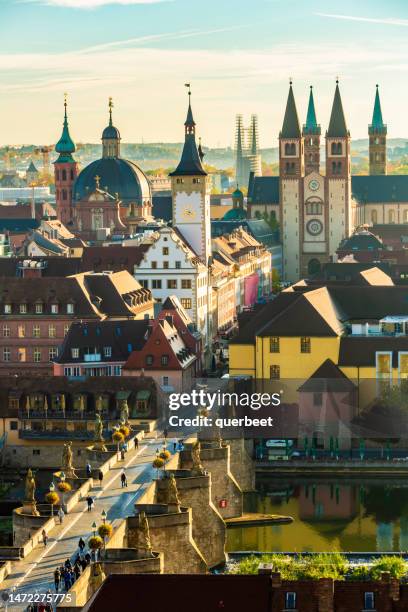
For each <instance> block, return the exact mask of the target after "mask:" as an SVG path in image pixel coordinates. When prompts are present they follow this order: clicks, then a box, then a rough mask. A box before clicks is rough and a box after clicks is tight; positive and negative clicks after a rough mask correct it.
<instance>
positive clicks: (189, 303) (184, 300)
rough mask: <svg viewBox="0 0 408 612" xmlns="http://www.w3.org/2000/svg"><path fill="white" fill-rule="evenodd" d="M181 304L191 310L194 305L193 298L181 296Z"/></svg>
mask: <svg viewBox="0 0 408 612" xmlns="http://www.w3.org/2000/svg"><path fill="white" fill-rule="evenodd" d="M180 301H181V305H182V307H183V308H186V309H187V310H189V309H190V308H191V306H192V301H191V298H181V300H180Z"/></svg>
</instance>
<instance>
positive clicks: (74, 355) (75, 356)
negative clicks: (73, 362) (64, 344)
mask: <svg viewBox="0 0 408 612" xmlns="http://www.w3.org/2000/svg"><path fill="white" fill-rule="evenodd" d="M71 356H72V359H78V357H79V348H72V349H71Z"/></svg>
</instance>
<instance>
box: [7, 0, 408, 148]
mask: <svg viewBox="0 0 408 612" xmlns="http://www.w3.org/2000/svg"><path fill="white" fill-rule="evenodd" d="M407 35H408V2H406V0H386V1H384V0H359V1H358V2H356V0H342V2H340V3H329V2H327V0H250V1H248V0H0V145H4V144H22V143H35V144H51V143H55V142H56V140H57V139H58V138H59V135H60V132H61V124H62V112H63V96H64V92H67V93H68V103H69V121H70V131H71V135H72V137H73V138H74V140H75V141H76V142H99V140H100V135H101V132H102V130H103V128H104V126H105V125H106V123H107V118H108V112H107V109H108V98H109V96H112V97H113V101H114V123H115V124H116V126H117V127H118V128H119V129H120V132H121V135H122V140H123V141H124V142H142V141H144V142H180V141H181V140H182V139H183V123H184V120H185V113H186V104H187V96H186V89H185V87H184V84H185V83H187V82H190V83H191V87H192V103H193V111H194V116H195V120H196V123H197V131H198V133H199V134H200V136H201V137H202V141H203V144H205V145H208V146H211V147H216V146H231V145H232V144H233V140H234V123H235V115H236V114H237V113H242V114H243V115H244V119H245V121H246V122H248V123H249V118H250V115H251V114H252V113H255V114H257V115H258V118H259V130H260V138H261V146H262V147H269V146H276V144H277V136H278V133H279V129H280V127H281V125H282V119H283V113H284V109H285V103H286V97H287V90H288V83H289V78H290V77H292V79H293V84H294V91H295V97H296V102H297V107H298V112H299V117H300V120H301V122H303V121H304V120H305V116H306V109H307V99H308V94H309V86H310V85H313V87H314V95H315V103H316V111H317V117H318V121H319V122H320V123H321V125H322V131H323V133H324V130H325V129H326V128H327V124H328V120H329V116H330V108H331V103H332V98H333V93H334V87H335V79H336V77H337V76H338V77H339V79H340V87H341V93H342V98H343V105H344V109H345V113H346V119H347V122H348V126H349V129H350V131H351V135H352V138H364V137H366V134H367V124H368V123H369V122H370V121H371V116H372V108H373V102H374V93H375V85H376V83H378V84H379V86H380V94H381V103H382V109H383V116H384V120H385V121H386V122H387V124H388V133H389V136H391V137H401V138H403V137H408V114H407V112H406V108H407V102H408V36H407Z"/></svg>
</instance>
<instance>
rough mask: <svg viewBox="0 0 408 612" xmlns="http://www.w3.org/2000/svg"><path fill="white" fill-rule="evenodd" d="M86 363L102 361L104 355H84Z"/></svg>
mask: <svg viewBox="0 0 408 612" xmlns="http://www.w3.org/2000/svg"><path fill="white" fill-rule="evenodd" d="M84 361H85V362H87V361H102V355H101V353H89V354H88V355H84Z"/></svg>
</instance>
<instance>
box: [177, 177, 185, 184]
mask: <svg viewBox="0 0 408 612" xmlns="http://www.w3.org/2000/svg"><path fill="white" fill-rule="evenodd" d="M176 183H177V184H178V185H182V184H183V183H184V179H182V178H178V179H177V180H176Z"/></svg>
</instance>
